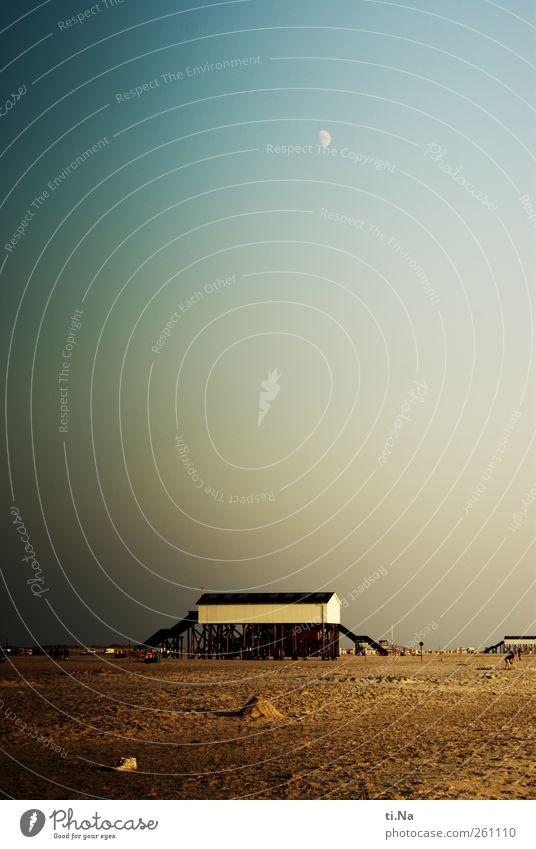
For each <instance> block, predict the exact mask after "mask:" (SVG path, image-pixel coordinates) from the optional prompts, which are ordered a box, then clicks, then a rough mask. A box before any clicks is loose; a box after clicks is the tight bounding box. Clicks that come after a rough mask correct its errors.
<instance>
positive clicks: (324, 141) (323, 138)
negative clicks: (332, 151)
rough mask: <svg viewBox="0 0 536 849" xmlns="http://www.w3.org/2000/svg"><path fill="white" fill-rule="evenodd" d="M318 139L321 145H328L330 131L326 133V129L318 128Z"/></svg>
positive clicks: (329, 142)
mask: <svg viewBox="0 0 536 849" xmlns="http://www.w3.org/2000/svg"><path fill="white" fill-rule="evenodd" d="M318 141H319V142H320V144H321V145H322V147H329V145H330V144H331V133H328V131H327V130H320V132H319V133H318Z"/></svg>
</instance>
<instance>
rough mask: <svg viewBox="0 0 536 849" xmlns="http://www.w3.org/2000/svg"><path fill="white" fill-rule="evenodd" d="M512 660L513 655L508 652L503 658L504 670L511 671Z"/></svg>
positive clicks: (511, 652)
mask: <svg viewBox="0 0 536 849" xmlns="http://www.w3.org/2000/svg"><path fill="white" fill-rule="evenodd" d="M514 658H515V654H514V653H513V651H510V652H508V654H507V655H506V657H505V658H504V668H505V669H511V668H512V667H513V665H514Z"/></svg>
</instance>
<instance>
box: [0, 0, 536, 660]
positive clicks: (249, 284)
mask: <svg viewBox="0 0 536 849" xmlns="http://www.w3.org/2000/svg"><path fill="white" fill-rule="evenodd" d="M193 5H194V4H192V3H191V2H190V3H182V2H179V3H178V2H171V0H157V2H155V3H151V4H146V3H144V2H136V0H124V2H123V3H117V5H112V3H111V0H108V3H107V4H106V3H105V2H100V3H98V4H97V5H96V6H95V5H93V6H91V4H89V5H87V6H86V5H84V3H83V2H81V3H74V2H60V0H48V2H45V3H40V4H33V3H30V2H27V0H22V2H19V0H17V2H14V0H11V2H6V3H4V4H2V9H1V11H0V16H1V24H0V38H1V39H2V42H1V43H2V51H1V56H2V65H3V66H4V67H3V69H2V71H1V75H0V81H1V87H0V90H1V94H0V114H1V117H0V131H1V145H0V159H1V163H2V169H1V181H2V183H1V192H0V194H1V201H0V227H1V233H2V238H1V247H0V268H1V275H0V276H1V281H0V282H1V284H2V285H1V291H2V310H1V321H2V355H3V362H4V363H5V365H6V368H5V370H4V376H5V379H6V383H5V386H6V390H5V404H6V406H5V409H6V419H5V421H6V425H7V439H6V440H5V442H4V452H3V471H4V480H5V483H4V486H3V493H4V507H3V511H2V512H3V516H4V521H5V527H6V534H5V543H4V557H3V562H2V579H3V585H4V588H5V594H3V597H4V600H5V608H6V613H5V616H3V617H2V624H3V625H4V632H5V633H2V634H0V639H2V640H4V638H5V637H9V639H10V640H11V641H12V642H20V643H26V644H32V643H34V642H36V641H39V642H43V643H50V642H55V641H62V642H63V641H68V642H73V641H76V642H80V643H81V644H87V643H102V642H106V641H110V642H124V641H126V640H128V639H131V640H133V641H139V640H143V639H145V638H146V637H148V636H149V635H150V634H151V633H153V632H154V631H155V630H156V629H157V628H158V627H165V626H169V625H171V624H173V623H174V622H175V621H177V619H179V618H181V617H182V615H183V613H184V612H185V611H186V610H187V609H189V608H191V607H192V606H193V604H194V603H195V601H196V599H197V597H198V595H199V594H200V590H201V589H205V590H213V591H217V590H227V591H229V590H232V591H244V590H249V589H251V590H253V589H254V590H257V591H262V590H264V591H270V590H305V591H307V590H311V591H316V590H320V589H324V588H325V589H330V590H335V591H336V592H337V593H338V594H339V596H340V597H341V598H343V599H345V608H344V610H343V621H344V622H345V624H346V625H347V626H348V627H351V628H357V629H358V630H360V631H361V632H364V633H369V634H371V635H372V636H374V637H375V638H379V637H383V636H389V635H390V631H391V626H393V629H394V634H395V639H396V640H397V641H399V642H401V643H407V642H409V641H410V640H412V639H413V638H414V636H415V635H416V634H418V633H419V632H421V631H422V630H423V629H425V628H426V627H428V629H429V630H432V634H431V636H430V637H427V639H428V640H429V644H430V645H431V646H443V647H449V646H457V645H477V646H479V645H487V644H489V643H490V642H496V641H497V640H498V639H500V638H502V636H503V635H504V634H508V633H515V634H523V633H528V634H530V633H534V632H535V629H536V623H535V622H534V613H535V604H534V600H535V591H534V582H535V570H534V542H535V533H534V527H535V519H536V505H535V504H534V503H533V502H535V501H536V463H535V456H536V450H535V444H534V421H535V413H536V404H535V401H534V398H535V388H536V387H535V382H536V381H535V372H534V316H533V308H534V304H533V299H534V268H535V249H534V245H535V242H536V240H535V228H536V179H535V152H536V148H535V144H534V141H535V124H536V122H535V98H534V91H535V82H536V74H535V71H536V68H535V65H534V61H535V51H534V45H535V33H536V13H535V9H534V4H533V3H531V2H529V0H513V2H508V3H507V2H505V3H503V4H502V5H501V4H497V3H492V2H488V1H487V0H474V2H472V3H470V4H467V3H463V2H456V0H454V2H452V1H451V2H449V3H445V2H418V0H416V2H415V3H413V4H412V5H411V6H410V5H404V4H402V3H397V2H376V0H367V1H366V2H365V1H364V0H363V2H361V0H346V1H345V0H339V1H338V2H337V3H335V4H333V3H332V4H326V3H324V2H317V0H308V2H305V1H304V0H303V2H302V0H270V2H268V0H264V2H263V0H245V2H227V3H214V4H208V5H207V4H205V5H203V4H202V3H200V4H199V6H198V7H196V8H192V7H193ZM91 8H93V9H94V10H95V9H96V10H97V11H96V12H95V13H94V14H91V12H89V13H88V15H87V16H85V17H84V11H85V10H88V9H89V10H90V9H91ZM76 15H80V18H81V19H80V20H77V21H76V23H73V24H72V25H70V26H67V24H66V23H65V22H66V21H67V20H68V19H70V18H72V17H73V16H76ZM236 60H240V62H237V61H236ZM245 60H247V61H245ZM226 63H227V64H226ZM229 65H230V66H229ZM136 89H137V90H136ZM129 93H130V94H129ZM12 95H14V96H12ZM8 104H11V105H8ZM321 130H326V131H328V132H329V133H330V134H331V144H330V145H329V146H327V147H322V146H320V144H319V135H318V134H319V132H320V131H321ZM92 146H95V147H93V148H92ZM86 151H90V152H89V153H88V154H86V153H85V152H86ZM77 157H79V158H80V157H82V158H81V159H79V160H78V163H77V162H76V160H77ZM73 162H74V166H71V163H73ZM49 183H52V184H53V185H54V186H55V188H54V190H51V189H50V187H49V185H48V184H49ZM46 191H48V196H45V195H44V194H43V193H44V192H46ZM39 196H41V200H38V197H39ZM28 213H30V214H28ZM17 228H20V229H19V236H20V238H19V237H18V236H16V235H15V234H16V233H17ZM21 230H22V235H20V231H21ZM12 239H14V240H15V241H14V243H13V242H10V240H12ZM17 239H18V240H17ZM76 310H78V311H80V312H78V313H76V312H75V311H76ZM73 315H74V316H75V317H77V318H76V319H75V321H74V324H75V325H76V327H75V328H74V331H72V330H71V328H72V325H73V321H72V316H73ZM78 319H79V320H78ZM78 325H80V326H78ZM166 328H167V329H166ZM70 333H71V335H72V337H73V338H72V340H71V343H69V344H71V348H70V350H69V351H68V352H69V353H70V355H71V356H70V357H69V358H68V359H67V360H66V359H65V357H64V355H63V352H64V351H65V346H66V343H67V342H68V340H69V334H70ZM164 334H167V335H164ZM73 340H74V341H73ZM64 362H68V366H67V368H66V369H65V367H64V365H63V364H64ZM62 370H64V372H65V371H66V372H67V380H63V381H62V382H59V378H58V376H59V374H60V372H62ZM275 370H277V372H278V373H279V375H280V376H279V379H278V385H279V393H278V394H277V396H276V397H275V398H274V400H273V401H272V402H271V406H270V408H269V409H268V412H267V413H266V416H265V418H264V419H263V421H262V424H261V425H258V423H257V422H258V412H259V398H260V392H261V382H262V381H266V380H267V379H268V375H269V373H270V372H273V371H275ZM60 386H62V387H63V388H64V389H66V390H67V395H66V396H65V395H64V398H66V399H67V401H66V403H67V406H68V408H69V413H68V416H67V420H65V419H64V427H65V426H66V427H67V430H66V431H65V430H64V431H63V432H61V430H60V426H61V420H60V413H61V410H60V403H61V397H60V391H59V390H60ZM66 421H67V424H66V425H65V422H66ZM14 506H15V507H16V508H17V509H18V511H19V515H20V517H21V522H23V523H24V527H25V529H26V531H27V536H28V539H29V540H30V544H31V546H32V547H33V551H34V552H35V558H36V560H37V561H38V563H39V568H40V572H37V571H36V570H37V566H36V565H34V567H33V568H32V565H31V563H28V562H24V561H22V560H21V558H22V556H23V555H24V554H25V552H24V545H23V544H21V541H20V540H19V536H20V533H19V532H18V529H19V528H20V527H21V525H20V523H19V525H17V524H16V523H15V524H14V522H13V516H14V515H15V514H14V513H12V512H10V508H13V507H14ZM24 540H26V537H24ZM380 567H382V569H383V572H385V574H383V573H382V574H381V575H380V577H379V578H378V579H377V580H372V581H368V580H367V579H368V578H369V577H370V576H374V573H377V571H378V570H379V569H380ZM32 577H33V578H35V577H38V578H39V581H40V582H39V583H37V584H35V583H34V584H33V585H31V584H28V580H30V579H32ZM367 583H368V584H370V585H369V586H367ZM32 586H33V587H38V588H40V589H41V590H43V592H42V593H41V594H38V593H35V594H32Z"/></svg>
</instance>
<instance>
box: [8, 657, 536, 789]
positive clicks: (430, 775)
mask: <svg viewBox="0 0 536 849" xmlns="http://www.w3.org/2000/svg"><path fill="white" fill-rule="evenodd" d="M503 667H504V660H503V658H502V657H501V656H500V655H497V656H489V655H473V656H446V655H443V656H425V657H424V658H423V662H422V663H420V662H419V658H415V657H397V658H392V657H385V658H381V657H367V658H362V657H360V658H355V657H351V656H343V657H341V658H340V659H339V660H338V661H336V662H334V663H327V662H324V663H323V662H319V661H312V660H307V661H301V662H292V661H288V662H287V661H284V662H273V661H272V662H234V661H233V662H226V661H204V660H191V661H185V660H182V661H177V660H166V661H163V662H162V663H160V664H154V665H144V664H143V663H141V662H136V661H132V660H108V659H105V658H103V657H88V658H86V657H80V658H76V657H75V658H73V659H72V660H69V661H67V662H63V663H60V662H52V661H51V660H49V659H48V658H46V657H20V658H18V657H17V658H12V659H11V660H9V661H7V662H5V663H2V664H1V665H0V700H1V702H2V707H1V711H0V733H1V735H2V754H1V772H2V776H3V781H2V786H3V791H4V796H5V797H7V798H9V797H12V798H16V799H32V798H33V799H84V798H118V799H119V798H122V799H126V798H139V799H144V798H147V799H160V798H161V799H243V798H252V799H319V798H322V799H534V798H536V757H535V755H536V752H535V736H534V728H535V719H536V711H535V700H534V694H535V685H536V657H530V656H526V657H525V658H524V659H523V660H522V661H521V662H516V664H515V667H514V669H513V670H505V669H504V668H503ZM255 694H256V695H258V696H262V697H263V698H264V699H266V700H268V701H269V702H270V704H271V705H273V707H274V708H276V710H277V711H279V712H280V714H282V717H281V718H252V717H250V716H247V715H240V714H239V713H238V711H239V709H240V708H241V707H243V705H244V704H245V703H246V702H247V700H248V699H249V698H250V697H251V696H252V695H255ZM122 756H132V757H135V758H136V760H137V764H138V768H137V771H135V772H114V771H113V770H111V769H109V767H111V766H113V765H114V764H116V763H117V762H118V759H119V758H120V757H122Z"/></svg>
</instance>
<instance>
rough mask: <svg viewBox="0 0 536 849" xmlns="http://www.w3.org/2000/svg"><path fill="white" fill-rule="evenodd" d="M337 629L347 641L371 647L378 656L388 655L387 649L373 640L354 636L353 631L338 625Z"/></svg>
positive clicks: (362, 636) (363, 636) (358, 635)
mask: <svg viewBox="0 0 536 849" xmlns="http://www.w3.org/2000/svg"><path fill="white" fill-rule="evenodd" d="M338 628H339V632H340V633H341V634H344V636H345V637H348V639H349V640H352V641H353V642H354V643H366V644H367V645H369V646H371V648H373V649H374V650H375V651H377V652H378V654H383V655H386V654H389V652H388V651H387V649H386V648H384V646H380V644H379V643H377V642H376V640H373V639H372V637H367V636H365V635H363V634H361V635H360V634H354V633H353V631H349V630H348V628H346V626H345V625H338Z"/></svg>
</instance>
